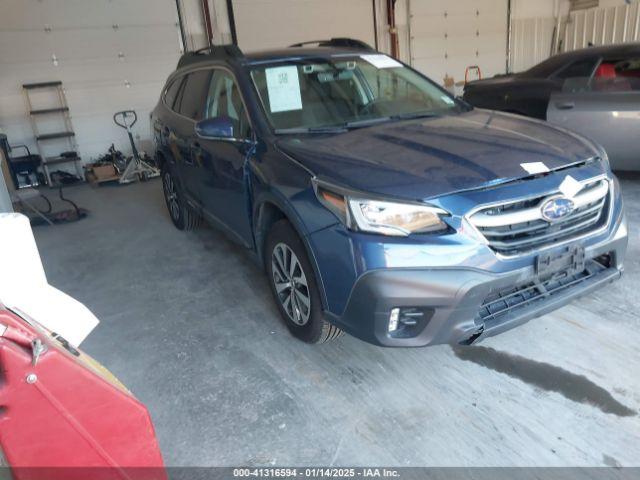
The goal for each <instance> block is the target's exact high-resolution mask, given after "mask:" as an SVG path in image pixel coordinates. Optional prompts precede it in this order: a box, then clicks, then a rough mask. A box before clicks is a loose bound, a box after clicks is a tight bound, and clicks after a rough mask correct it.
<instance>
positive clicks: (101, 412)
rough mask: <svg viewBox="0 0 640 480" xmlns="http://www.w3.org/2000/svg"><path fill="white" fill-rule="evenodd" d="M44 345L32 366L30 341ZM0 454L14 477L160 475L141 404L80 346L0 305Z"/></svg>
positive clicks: (20, 479) (151, 433)
mask: <svg viewBox="0 0 640 480" xmlns="http://www.w3.org/2000/svg"><path fill="white" fill-rule="evenodd" d="M36 339H40V341H41V342H42V345H44V347H45V350H44V351H43V352H42V353H41V354H40V355H39V358H38V359H37V362H36V364H35V365H34V361H33V360H34V355H33V347H32V342H33V341H34V340H36ZM0 453H3V454H4V457H5V459H6V462H7V463H8V464H9V466H10V467H11V469H12V474H13V478H14V479H15V480H32V479H41V478H47V479H52V480H57V479H64V480H69V479H71V480H73V479H76V478H77V479H81V478H82V479H86V478H92V479H99V480H102V479H105V480H111V479H113V480H116V479H145V480H147V479H148V480H151V479H153V480H166V478H167V475H166V471H165V469H164V464H163V461H162V456H161V454H160V450H159V448H158V443H157V441H156V437H155V432H154V429H153V424H152V423H151V418H150V417H149V413H148V411H147V409H146V408H145V406H144V405H143V404H142V403H140V402H139V401H138V400H136V399H135V398H134V397H133V396H132V395H131V393H129V392H128V391H127V390H126V388H125V387H124V386H122V384H120V382H118V380H117V379H116V378H115V377H113V375H111V374H110V372H108V371H107V370H106V369H104V368H103V367H102V366H100V365H99V364H97V363H96V362H94V361H93V360H92V359H91V358H90V357H88V356H86V355H85V354H83V353H82V352H79V351H74V349H73V348H65V346H64V345H63V343H61V342H60V341H58V340H57V339H54V338H53V337H52V336H51V335H50V334H48V333H46V332H44V331H42V330H40V329H39V328H37V327H34V326H32V325H30V324H29V323H27V322H26V321H24V320H23V319H21V318H20V317H18V316H17V315H15V314H13V313H12V312H9V311H7V310H3V309H2V307H1V306H0Z"/></svg>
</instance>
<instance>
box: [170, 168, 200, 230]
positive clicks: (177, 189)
mask: <svg viewBox="0 0 640 480" xmlns="http://www.w3.org/2000/svg"><path fill="white" fill-rule="evenodd" d="M162 190H163V192H164V201H165V203H166V205H167V210H168V211H169V216H170V217H171V221H172V222H173V224H174V225H175V227H176V228H177V229H178V230H193V229H194V228H196V227H197V226H198V225H199V224H200V216H199V215H198V214H197V213H196V212H195V211H194V210H193V209H192V208H191V207H190V206H189V204H188V203H187V201H186V199H185V198H184V193H183V191H182V187H181V185H180V182H179V180H178V177H177V175H176V174H175V169H174V167H173V166H172V165H170V164H168V165H166V166H165V167H164V168H163V169H162Z"/></svg>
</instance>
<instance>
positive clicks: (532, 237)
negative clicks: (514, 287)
mask: <svg viewBox="0 0 640 480" xmlns="http://www.w3.org/2000/svg"><path fill="white" fill-rule="evenodd" d="M608 193H609V182H608V180H606V179H599V180H594V181H590V182H586V183H585V184H584V186H583V188H582V190H581V191H580V193H579V194H578V195H576V196H575V197H574V198H573V199H572V200H573V203H574V206H575V208H574V210H573V211H572V212H571V213H569V214H568V215H566V216H564V217H562V218H561V219H559V220H556V221H547V220H545V219H544V217H543V215H542V210H541V207H542V205H543V204H544V203H545V202H546V201H547V200H549V199H552V198H553V197H557V196H559V195H560V193H559V192H554V193H551V194H546V195H544V196H538V197H534V198H528V199H526V200H520V201H515V202H510V203H506V204H502V205H496V206H491V207H487V208H483V209H481V210H479V211H478V212H476V213H474V214H473V215H471V217H470V221H471V223H472V224H473V225H474V226H475V227H476V228H477V229H478V231H479V232H480V233H481V234H482V235H484V237H485V238H486V240H487V243H488V244H489V246H490V247H491V248H492V249H493V250H494V251H495V252H498V253H500V254H503V255H518V254H522V253H525V252H527V251H531V250H535V249H538V248H541V247H545V246H549V245H553V244H555V243H558V242H561V241H564V240H567V239H571V238H572V237H575V236H578V235H583V234H585V233H588V232H590V231H593V230H596V229H598V228H599V227H600V226H602V225H603V224H604V223H605V222H606V219H607V215H606V211H607V208H606V207H607V205H608V198H609V195H608Z"/></svg>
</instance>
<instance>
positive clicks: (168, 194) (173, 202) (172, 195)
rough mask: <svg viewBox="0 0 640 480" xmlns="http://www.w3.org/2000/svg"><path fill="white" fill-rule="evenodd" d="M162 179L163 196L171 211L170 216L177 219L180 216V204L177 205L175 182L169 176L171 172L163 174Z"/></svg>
mask: <svg viewBox="0 0 640 480" xmlns="http://www.w3.org/2000/svg"><path fill="white" fill-rule="evenodd" d="M162 180H163V183H164V196H165V198H166V199H167V205H168V206H169V213H171V218H173V219H174V220H176V221H177V220H178V219H179V218H180V206H179V205H178V192H177V190H176V184H175V182H174V181H173V178H171V174H170V173H169V172H167V173H165V174H164V177H163V179H162Z"/></svg>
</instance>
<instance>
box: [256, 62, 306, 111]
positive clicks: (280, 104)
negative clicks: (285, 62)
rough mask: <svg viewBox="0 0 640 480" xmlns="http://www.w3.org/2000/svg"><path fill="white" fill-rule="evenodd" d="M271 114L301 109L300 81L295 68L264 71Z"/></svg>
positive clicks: (275, 68) (274, 68) (276, 68)
mask: <svg viewBox="0 0 640 480" xmlns="http://www.w3.org/2000/svg"><path fill="white" fill-rule="evenodd" d="M265 75H266V77H267V90H268V92H269V105H270V108H271V112H273V113H277V112H288V111H290V110H301V109H302V98H301V96H300V80H299V78H298V68H297V67H295V66H288V67H273V68H267V69H265Z"/></svg>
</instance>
